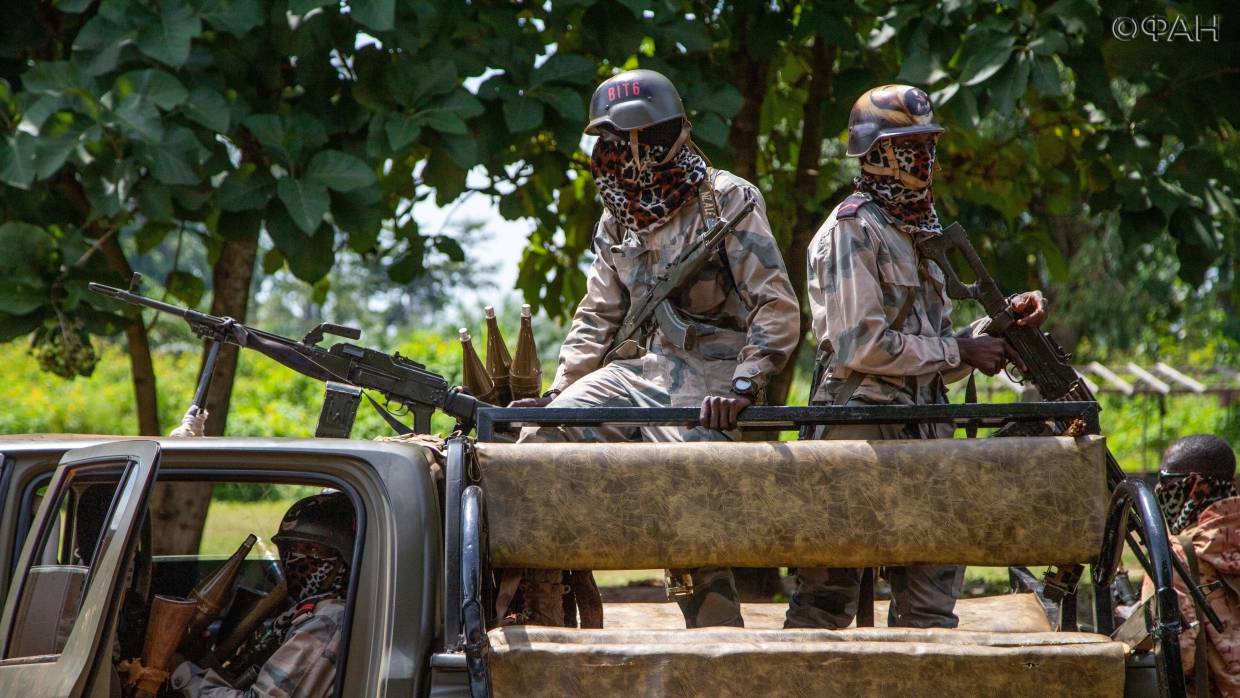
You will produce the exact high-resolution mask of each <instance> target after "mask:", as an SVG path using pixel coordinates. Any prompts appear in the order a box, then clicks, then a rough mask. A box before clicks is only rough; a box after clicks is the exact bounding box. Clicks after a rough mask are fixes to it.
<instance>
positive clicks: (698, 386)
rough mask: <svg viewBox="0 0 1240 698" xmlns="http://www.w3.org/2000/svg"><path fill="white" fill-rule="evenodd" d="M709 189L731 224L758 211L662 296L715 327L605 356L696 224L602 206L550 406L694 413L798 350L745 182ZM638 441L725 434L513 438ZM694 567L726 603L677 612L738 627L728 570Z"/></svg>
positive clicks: (684, 217) (577, 431) (659, 431)
mask: <svg viewBox="0 0 1240 698" xmlns="http://www.w3.org/2000/svg"><path fill="white" fill-rule="evenodd" d="M714 190H715V192H716V198H717V200H718V202H719V208H720V215H721V216H722V217H723V218H728V219H731V218H732V217H734V216H735V215H736V213H737V212H738V211H739V210H740V209H741V207H742V206H744V204H745V203H746V201H748V200H753V201H755V202H756V203H757V206H756V207H755V208H754V210H753V212H752V213H751V214H750V215H749V216H748V217H747V218H746V219H745V220H744V221H743V222H741V224H740V225H739V226H738V227H737V229H736V230H735V231H734V232H733V233H732V234H731V235H730V236H729V237H728V238H727V241H726V252H727V259H728V269H725V268H724V267H723V265H722V264H721V263H720V260H719V259H718V258H717V257H716V258H715V259H714V260H712V262H711V263H709V264H707V266H706V267H705V269H703V271H702V272H701V274H700V275H699V276H698V278H697V280H696V281H695V282H694V283H692V284H690V285H689V286H688V287H687V288H685V289H682V290H681V291H680V292H678V293H677V294H673V296H672V297H671V300H672V303H673V305H675V306H676V307H677V308H678V309H680V310H681V312H682V313H683V314H684V316H685V318H686V319H687V320H691V321H695V322H697V323H700V324H703V325H709V326H711V327H714V328H716V330H715V332H714V333H713V334H709V335H704V336H699V337H698V341H697V345H696V346H695V347H694V348H693V349H692V350H685V349H682V348H680V347H677V346H675V345H674V344H673V343H672V342H671V341H670V340H668V339H666V338H665V337H664V336H663V334H662V333H661V332H659V331H657V330H656V331H655V332H654V333H653V334H652V335H651V336H650V337H649V338H647V340H646V342H645V343H644V345H639V344H638V343H637V342H634V341H628V342H625V343H624V344H623V345H621V346H620V347H619V348H618V349H617V351H616V352H615V354H614V355H613V356H612V357H611V359H610V361H608V360H607V359H608V357H607V356H606V354H607V348H608V346H609V344H610V342H611V338H612V336H613V335H614V334H615V331H616V330H617V328H619V326H620V324H621V323H622V322H623V321H624V316H625V313H626V312H627V311H628V308H629V302H630V300H631V299H640V298H643V297H644V296H645V295H646V293H647V292H648V291H649V290H650V288H651V286H652V285H653V284H654V283H655V282H656V276H657V275H658V274H660V273H662V271H663V270H664V269H665V268H666V267H667V266H668V265H669V264H671V263H672V262H673V261H674V260H675V259H677V258H678V257H679V256H680V255H681V254H682V252H683V251H684V249H685V248H686V247H687V246H688V245H689V244H690V243H691V242H692V241H693V239H694V238H695V237H696V236H697V235H698V234H700V233H701V232H702V229H703V225H704V224H703V219H702V213H701V209H700V206H699V204H700V202H699V201H698V200H696V199H695V200H694V201H691V202H689V203H687V204H685V205H683V206H681V207H680V208H679V209H678V210H677V211H676V212H675V213H674V214H673V215H672V216H671V218H670V219H669V220H668V221H667V223H665V224H664V225H663V226H661V227H659V228H657V229H655V230H654V231H653V232H650V233H645V234H636V233H633V232H630V231H626V230H624V229H622V228H621V226H619V225H618V224H617V222H616V221H615V219H614V218H613V217H612V215H611V213H610V212H608V211H606V210H605V211H604V213H603V216H602V218H601V219H600V220H599V224H598V227H597V229H596V232H595V239H594V247H595V252H596V257H595V260H594V263H593V264H592V265H591V267H590V270H589V272H588V274H587V280H586V295H585V298H583V299H582V301H581V303H580V304H579V305H578V306H577V312H576V314H575V315H574V316H573V323H572V326H571V328H570V329H569V333H568V337H567V338H566V339H565V341H564V345H563V347H562V348H561V350H560V363H559V368H558V369H557V371H556V375H555V379H554V381H553V382H552V384H551V390H558V391H561V392H560V394H559V395H557V396H556V398H555V399H554V400H553V401H552V402H551V404H550V405H549V407H599V406H610V407H697V406H699V405H701V403H702V400H703V399H704V398H705V397H707V396H708V395H727V394H728V393H729V392H730V391H731V389H732V381H733V379H735V378H742V377H743V378H748V379H750V380H751V381H752V382H753V385H754V388H755V389H756V390H759V391H760V390H762V389H763V388H764V387H765V385H766V384H767V382H768V381H769V380H770V379H771V377H772V376H774V375H775V373H777V372H778V371H779V370H780V369H781V368H783V366H784V364H785V363H786V362H787V361H788V357H789V356H790V355H791V353H792V350H793V349H794V348H795V347H796V342H797V335H798V333H799V331H800V327H799V324H800V321H799V314H798V313H799V310H798V308H799V306H798V303H797V300H796V296H795V295H794V294H793V292H792V285H791V283H790V282H789V280H788V273H787V271H786V270H785V268H784V263H783V257H782V256H781V255H780V252H779V247H778V245H777V244H776V242H775V238H774V237H773V236H772V235H771V228H770V224H769V223H768V222H767V219H766V205H765V202H763V200H762V196H761V194H759V193H758V190H757V189H756V188H755V187H754V186H753V185H752V184H750V183H748V182H746V181H745V180H743V179H741V178H739V177H737V176H735V175H733V174H730V173H728V172H718V173H716V174H715V176H714ZM729 270H730V275H731V276H730V277H729ZM733 281H734V282H735V285H736V289H735V291H733V289H732V283H733ZM699 334H700V335H701V333H699ZM638 437H642V438H644V439H646V440H649V441H686V440H688V441H697V440H719V439H723V438H727V436H725V435H723V434H721V433H720V432H717V431H712V430H707V429H704V428H702V427H694V428H692V429H690V428H687V427H679V426H662V427H641V428H640V429H621V428H616V427H608V426H603V427H584V428H576V427H574V428H560V427H556V428H550V427H532V428H526V429H524V430H523V431H522V433H521V440H522V441H631V440H634V439H636V438H638ZM530 572H533V573H534V574H533V575H532V581H543V582H552V583H558V576H556V577H554V578H553V577H552V576H551V575H553V574H554V575H558V573H554V572H546V571H533V570H532V571H530ZM693 572H694V574H693V577H694V586H695V588H698V589H703V590H705V589H714V590H717V591H720V593H721V594H722V595H723V596H730V597H731V599H732V601H731V602H730V603H722V602H720V601H719V600H718V599H709V598H707V599H698V600H697V601H698V602H699V603H701V604H703V605H702V607H701V608H700V609H693V612H692V613H691V612H690V611H688V610H687V611H686V613H687V616H686V617H687V618H689V619H690V620H689V622H690V624H691V625H692V624H694V623H695V621H694V619H693V618H690V615H696V622H697V623H698V624H701V625H708V624H710V625H713V624H720V623H725V622H727V623H734V624H739V623H740V608H739V605H738V604H737V603H736V602H735V591H734V589H733V585H732V578H731V577H732V575H731V571H730V570H729V569H726V568H702V569H699V570H694V571H693ZM527 575H529V572H527ZM527 578H531V577H529V576H527ZM712 596H713V595H712ZM708 606H709V607H710V608H708ZM725 606H726V608H725Z"/></svg>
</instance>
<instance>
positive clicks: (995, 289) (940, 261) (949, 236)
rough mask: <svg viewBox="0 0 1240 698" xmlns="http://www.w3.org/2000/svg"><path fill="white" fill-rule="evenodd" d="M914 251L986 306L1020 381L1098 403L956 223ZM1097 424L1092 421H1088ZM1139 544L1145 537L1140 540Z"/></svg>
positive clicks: (957, 292) (1116, 479) (1113, 472)
mask: <svg viewBox="0 0 1240 698" xmlns="http://www.w3.org/2000/svg"><path fill="white" fill-rule="evenodd" d="M917 249H918V250H919V251H920V252H921V254H922V256H924V257H927V258H929V259H930V260H931V261H933V262H934V263H935V264H937V265H938V267H939V269H941V270H942V271H943V277H944V279H945V281H946V286H947V295H948V296H949V297H951V298H954V299H957V300H959V299H966V298H967V299H972V300H975V301H977V302H978V303H980V304H981V305H982V308H983V309H985V311H986V314H987V315H988V316H989V318H990V319H989V320H988V321H987V322H986V323H985V325H984V326H983V327H982V331H983V332H984V333H986V334H988V335H991V336H994V337H1001V338H1003V339H1005V340H1007V342H1008V344H1011V345H1012V348H1013V349H1015V350H1016V353H1017V354H1018V355H1019V356H1020V358H1021V360H1022V361H1023V362H1024V364H1025V370H1024V371H1022V373H1023V374H1024V375H1023V376H1022V379H1024V380H1028V381H1029V382H1031V383H1033V386H1034V387H1035V388H1037V390H1038V393H1039V394H1040V395H1041V396H1042V398H1043V399H1044V400H1048V401H1059V400H1083V401H1089V402H1097V399H1096V398H1095V397H1094V394H1093V391H1091V390H1090V389H1089V386H1087V385H1086V384H1085V381H1084V380H1082V379H1081V377H1080V376H1079V375H1078V374H1077V372H1076V369H1074V368H1072V364H1071V363H1069V359H1070V358H1071V357H1070V356H1069V355H1068V353H1067V352H1065V351H1064V350H1063V347H1061V346H1059V344H1058V343H1057V342H1056V341H1055V340H1054V339H1053V338H1052V337H1051V336H1050V334H1049V333H1046V332H1043V331H1042V330H1040V329H1038V328H1036V327H1026V326H1023V325H1018V324H1016V319H1017V315H1016V313H1015V312H1014V311H1013V310H1012V306H1011V303H1009V302H1008V297H1007V296H1006V295H1004V293H1003V291H1002V290H1000V289H999V284H998V283H996V282H995V280H994V277H992V276H991V275H990V272H989V271H987V270H986V265H985V264H983V263H982V258H981V257H979V256H978V254H977V250H975V249H974V248H973V244H972V243H971V242H969V236H968V235H967V234H966V233H965V231H964V227H962V226H961V225H960V223H952V224H951V225H949V226H947V228H946V229H945V230H944V231H943V234H942V235H938V236H935V237H928V238H925V239H923V240H922V241H921V242H918V243H917ZM952 250H957V251H958V252H960V254H961V255H963V256H964V259H965V261H966V262H967V263H968V265H969V268H970V269H972V271H973V276H974V278H975V279H976V280H975V281H974V282H973V283H971V284H965V283H964V282H963V281H961V280H960V277H959V275H957V274H956V269H955V267H953V266H952V263H951V260H949V259H948V256H947V255H948V253H949V252H951V251H952ZM1069 426H1070V425H1069V424H1067V423H1064V421H1063V420H1058V422H1057V423H1056V424H1055V431H1056V433H1060V434H1062V433H1064V432H1065V431H1067V430H1068V428H1069ZM1088 426H1091V427H1096V426H1097V425H1088ZM1106 462H1107V484H1108V486H1109V488H1110V489H1111V490H1114V489H1115V488H1116V487H1117V486H1118V485H1119V484H1120V483H1121V482H1123V480H1124V470H1123V468H1121V467H1120V465H1119V461H1117V460H1116V459H1115V456H1114V454H1112V453H1111V450H1110V449H1109V448H1108V449H1107V451H1106ZM1129 527H1130V530H1129V533H1128V534H1127V535H1128V542H1129V545H1130V546H1131V547H1132V550H1133V551H1134V552H1135V553H1136V555H1137V558H1138V560H1140V562H1141V565H1142V567H1144V568H1146V570H1148V569H1149V562H1148V561H1147V560H1146V559H1145V557H1144V555H1143V554H1142V553H1141V551H1140V550H1139V549H1137V547H1136V545H1135V541H1134V540H1133V539H1132V534H1133V533H1134V532H1135V533H1136V535H1137V536H1138V537H1140V536H1141V529H1140V528H1139V527H1138V526H1137V524H1136V522H1135V521H1134V522H1130V524H1129ZM1142 542H1144V541H1142ZM1171 560H1172V564H1173V565H1174V566H1175V568H1176V572H1177V573H1179V575H1180V577H1181V578H1182V579H1183V580H1184V583H1185V585H1186V586H1187V587H1188V589H1189V590H1190V593H1192V595H1193V597H1194V600H1195V601H1196V602H1197V607H1198V608H1199V609H1200V610H1201V611H1203V612H1204V614H1205V616H1206V617H1207V618H1208V619H1209V620H1210V622H1211V624H1213V625H1214V627H1215V628H1216V629H1217V630H1219V632H1222V630H1223V624H1222V621H1221V620H1219V617H1218V615H1217V614H1216V613H1215V612H1214V610H1213V609H1212V608H1211V607H1210V605H1209V604H1208V603H1206V601H1205V597H1204V596H1203V595H1202V593H1201V590H1200V589H1199V588H1198V587H1197V585H1196V584H1195V583H1193V581H1192V577H1191V576H1189V574H1188V570H1187V569H1185V567H1184V563H1183V561H1182V560H1180V558H1178V557H1176V556H1174V555H1172V556H1171ZM1078 576H1079V571H1077V572H1076V573H1075V574H1074V573H1072V572H1069V571H1067V570H1061V571H1060V572H1059V573H1058V575H1057V578H1056V579H1047V586H1048V587H1052V588H1056V591H1058V592H1060V594H1061V595H1062V593H1063V592H1064V591H1066V590H1070V588H1072V587H1075V584H1076V577H1078Z"/></svg>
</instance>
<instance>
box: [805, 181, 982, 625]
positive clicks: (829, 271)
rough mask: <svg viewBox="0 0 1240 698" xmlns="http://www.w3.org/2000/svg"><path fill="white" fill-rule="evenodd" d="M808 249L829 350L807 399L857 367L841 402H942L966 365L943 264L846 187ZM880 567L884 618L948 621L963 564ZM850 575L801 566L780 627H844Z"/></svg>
mask: <svg viewBox="0 0 1240 698" xmlns="http://www.w3.org/2000/svg"><path fill="white" fill-rule="evenodd" d="M808 256H809V259H808V264H809V279H808V286H809V302H810V309H811V311H812V314H813V328H814V336H815V337H816V338H817V339H818V344H819V351H820V352H826V353H830V352H832V351H834V355H833V356H832V357H831V359H830V362H829V363H830V369H829V371H828V372H827V374H826V375H824V376H823V379H822V381H821V383H820V384H819V385H818V387H817V390H816V391H815V393H814V398H813V399H814V401H815V402H817V403H831V402H834V401H835V397H836V395H837V394H838V393H839V391H840V388H841V387H842V386H843V385H844V382H845V381H847V380H848V377H849V375H850V374H851V373H852V372H853V371H860V372H862V373H864V374H866V375H865V378H864V379H863V380H862V381H861V382H860V383H859V384H858V385H857V387H856V390H855V391H854V392H853V394H852V397H851V398H850V399H849V400H848V403H847V404H850V405H866V404H901V405H912V404H934V403H942V402H944V401H945V397H946V393H945V389H944V383H945V382H950V381H953V380H958V379H959V378H962V377H964V376H965V375H967V374H968V372H969V370H970V369H969V367H968V366H967V365H964V364H962V363H961V360H960V351H959V348H958V347H957V344H956V339H955V335H954V334H953V332H952V322H951V307H952V305H951V301H950V300H949V299H948V297H947V293H946V291H945V288H944V280H943V275H942V272H941V271H940V270H939V268H938V267H937V266H935V265H933V264H928V263H927V262H926V261H925V260H922V259H920V258H919V256H918V254H917V251H916V248H915V247H914V240H913V238H912V237H911V236H910V235H908V234H907V233H905V232H902V231H901V230H899V229H898V228H897V227H896V226H895V225H894V224H893V223H892V221H891V220H890V219H889V218H888V217H887V215H886V214H885V213H884V212H883V210H882V209H881V208H880V207H879V206H877V205H875V204H873V203H871V202H870V201H869V198H868V197H867V196H866V195H864V194H853V195H852V196H850V197H848V199H846V200H845V201H844V203H842V204H840V205H839V206H837V207H836V209H835V210H834V211H832V213H831V215H830V217H828V218H827V221H826V222H825V223H824V224H823V225H822V227H821V228H820V229H819V230H818V233H817V234H816V235H815V236H814V239H813V240H812V241H811V242H810V245H809V255H808ZM910 293H912V294H916V295H914V296H913V304H912V306H911V310H910V311H909V312H908V314H907V316H906V317H905V319H904V320H903V323H902V325H901V326H900V328H899V329H896V328H893V327H892V324H893V322H894V321H895V320H896V319H897V316H898V315H899V314H900V309H901V306H903V305H904V303H905V299H906V298H907V297H908V294H910ZM965 332H966V334H968V333H971V332H970V330H969V329H966V331H965ZM824 431H825V433H824ZM951 435H952V429H951V427H950V426H949V425H936V426H926V427H922V428H920V429H908V428H906V427H905V426H904V425H892V424H883V425H872V426H871V425H861V426H838V427H833V428H830V429H828V430H823V429H819V430H818V432H817V436H818V437H819V438H827V439H901V438H905V439H906V438H950V437H951ZM888 573H889V578H890V581H891V586H892V595H893V601H892V604H891V611H890V614H889V620H888V624H889V625H891V626H907V627H955V626H956V624H957V622H958V621H957V618H956V616H955V614H954V613H953V612H952V609H953V608H954V607H955V597H956V595H957V593H958V591H959V586H960V583H961V579H962V574H963V568H961V567H955V566H918V567H902V568H900V567H896V568H889V569H888ZM859 581H860V570H856V569H827V568H800V569H799V570H798V577H797V591H796V592H795V593H794V594H793V597H792V601H791V603H790V605H789V609H788V615H787V618H786V621H785V626H786V627H829V628H840V627H846V626H847V625H848V624H850V623H851V622H852V620H853V617H854V616H855V615H856V612H857V602H858V583H859Z"/></svg>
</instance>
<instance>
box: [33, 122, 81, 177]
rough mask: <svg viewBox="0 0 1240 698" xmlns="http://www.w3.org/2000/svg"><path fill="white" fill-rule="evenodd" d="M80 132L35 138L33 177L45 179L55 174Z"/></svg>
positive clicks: (63, 162)
mask: <svg viewBox="0 0 1240 698" xmlns="http://www.w3.org/2000/svg"><path fill="white" fill-rule="evenodd" d="M80 135H81V134H79V133H77V132H76V131H74V132H69V133H64V134H61V135H59V136H48V135H44V136H41V137H40V138H38V139H36V142H35V147H34V151H35V153H34V166H35V178H36V179H47V178H48V177H51V176H52V175H54V174H56V171H57V170H59V169H60V166H61V165H63V164H65V160H67V159H68V158H69V154H70V153H72V152H73V149H74V148H76V147H77V145H78V139H79V136H80Z"/></svg>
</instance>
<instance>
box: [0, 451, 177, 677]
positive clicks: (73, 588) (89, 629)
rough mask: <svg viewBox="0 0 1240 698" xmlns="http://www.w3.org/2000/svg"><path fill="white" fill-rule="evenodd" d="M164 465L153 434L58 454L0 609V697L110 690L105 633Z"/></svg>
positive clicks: (110, 627)
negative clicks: (145, 438)
mask: <svg viewBox="0 0 1240 698" xmlns="http://www.w3.org/2000/svg"><path fill="white" fill-rule="evenodd" d="M158 467H159V444H157V443H155V442H154V441H123V442H114V443H109V444H102V445H99V446H94V447H91V448H83V449H76V450H72V451H69V452H67V453H65V455H64V457H63V458H61V460H60V465H59V467H57V469H56V473H55V475H53V477H52V481H51V483H50V484H49V486H48V489H47V496H45V497H44V498H43V501H42V502H41V503H40V505H39V510H38V513H37V514H36V515H35V518H34V523H33V525H32V526H31V528H30V533H29V534H28V535H27V537H26V540H25V543H24V545H23V546H22V551H21V555H20V556H19V557H18V564H17V567H16V572H15V574H14V576H13V583H12V584H11V585H10V587H9V590H8V596H7V599H6V600H5V604H4V613H3V615H2V616H0V648H2V649H0V695H5V696H9V695H22V696H31V697H32V698H38V697H42V696H47V697H48V698H50V697H52V696H73V697H77V696H83V695H86V692H87V690H88V688H90V689H91V690H90V695H92V696H107V695H109V686H110V685H111V684H112V680H113V676H112V672H113V671H114V669H113V667H112V648H111V644H110V642H109V639H110V638H111V636H112V630H113V628H114V627H115V625H116V618H117V614H118V612H119V610H120V608H119V607H120V599H121V592H122V591H123V590H124V583H125V579H126V577H127V576H128V573H129V572H130V567H131V560H132V558H133V553H134V547H135V545H136V541H137V534H136V532H137V530H138V526H139V524H140V523H141V521H142V516H143V514H144V511H145V508H146V497H147V494H148V492H149V491H150V488H151V485H152V484H153V483H154V481H155V472H156V470H157V469H158ZM91 687H93V688H91Z"/></svg>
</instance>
